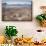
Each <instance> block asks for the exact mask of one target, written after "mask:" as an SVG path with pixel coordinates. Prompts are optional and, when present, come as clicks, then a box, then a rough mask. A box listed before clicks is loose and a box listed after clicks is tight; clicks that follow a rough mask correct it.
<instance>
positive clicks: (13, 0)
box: [3, 0, 31, 4]
mask: <svg viewBox="0 0 46 46" xmlns="http://www.w3.org/2000/svg"><path fill="white" fill-rule="evenodd" d="M3 2H6V3H8V4H31V0H3Z"/></svg>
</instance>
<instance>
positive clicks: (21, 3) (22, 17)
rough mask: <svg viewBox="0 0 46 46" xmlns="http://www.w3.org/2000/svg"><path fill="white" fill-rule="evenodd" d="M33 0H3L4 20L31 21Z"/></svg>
mask: <svg viewBox="0 0 46 46" xmlns="http://www.w3.org/2000/svg"><path fill="white" fill-rule="evenodd" d="M31 20H32V0H2V21H31Z"/></svg>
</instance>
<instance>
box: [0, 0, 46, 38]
mask: <svg viewBox="0 0 46 46" xmlns="http://www.w3.org/2000/svg"><path fill="white" fill-rule="evenodd" d="M1 3H2V2H1V0H0V35H2V34H4V29H5V26H6V25H14V26H16V27H17V30H18V31H19V33H18V36H21V35H22V34H23V35H24V36H31V34H36V30H37V29H43V30H46V28H42V27H40V26H39V25H38V23H37V22H36V20H35V17H36V15H37V14H40V13H41V10H40V6H42V5H46V0H33V11H32V12H33V15H32V17H33V19H32V21H30V22H16V21H2V13H1V12H2V9H1V7H2V6H1ZM40 37H41V36H40Z"/></svg>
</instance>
